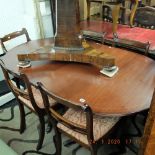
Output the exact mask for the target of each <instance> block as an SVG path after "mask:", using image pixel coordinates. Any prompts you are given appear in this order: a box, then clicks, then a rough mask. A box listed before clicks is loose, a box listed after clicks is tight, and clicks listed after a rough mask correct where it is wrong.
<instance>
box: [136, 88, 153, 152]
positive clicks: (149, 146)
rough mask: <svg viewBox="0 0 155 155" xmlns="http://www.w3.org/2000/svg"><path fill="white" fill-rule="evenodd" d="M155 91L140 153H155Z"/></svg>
mask: <svg viewBox="0 0 155 155" xmlns="http://www.w3.org/2000/svg"><path fill="white" fill-rule="evenodd" d="M154 137H155V91H154V93H153V97H152V101H151V105H150V109H149V112H148V116H147V120H146V123H145V128H144V133H143V136H142V138H141V141H140V149H139V152H138V155H153V154H154V153H155V141H154Z"/></svg>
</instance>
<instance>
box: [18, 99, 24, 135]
mask: <svg viewBox="0 0 155 155" xmlns="http://www.w3.org/2000/svg"><path fill="white" fill-rule="evenodd" d="M18 105H19V111H20V133H23V132H24V130H25V129H26V121H25V110H24V105H23V104H22V103H20V102H19V104H18Z"/></svg>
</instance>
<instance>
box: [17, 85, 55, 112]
mask: <svg viewBox="0 0 155 155" xmlns="http://www.w3.org/2000/svg"><path fill="white" fill-rule="evenodd" d="M31 88H32V92H33V96H34V99H35V102H36V104H37V106H38V107H39V108H41V109H44V108H45V106H44V104H43V99H42V96H41V93H40V91H39V90H38V89H37V88H35V87H33V86H31ZM25 91H26V92H27V90H25ZM18 99H19V100H21V101H22V102H23V103H24V104H25V105H27V106H28V107H30V108H31V109H33V110H34V108H33V106H32V103H31V101H30V100H28V99H26V98H24V97H22V96H18ZM49 103H50V106H54V105H55V104H56V102H55V101H54V100H53V99H52V98H49Z"/></svg>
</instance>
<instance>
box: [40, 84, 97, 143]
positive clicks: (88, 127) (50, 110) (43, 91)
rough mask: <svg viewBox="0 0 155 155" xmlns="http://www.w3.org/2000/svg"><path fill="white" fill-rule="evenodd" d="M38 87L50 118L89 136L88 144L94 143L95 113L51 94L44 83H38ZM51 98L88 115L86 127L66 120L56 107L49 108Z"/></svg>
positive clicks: (82, 105) (81, 105)
mask: <svg viewBox="0 0 155 155" xmlns="http://www.w3.org/2000/svg"><path fill="white" fill-rule="evenodd" d="M38 87H39V89H40V91H41V94H42V98H43V102H44V104H45V109H46V111H47V113H48V116H49V117H50V118H51V117H52V119H54V120H57V122H60V123H61V124H63V125H64V126H66V127H68V128H70V129H73V130H74V131H77V132H79V133H82V134H85V135H87V138H88V142H90V143H91V142H92V141H94V136H93V113H92V110H91V108H90V107H89V106H88V105H87V104H85V103H81V104H79V103H78V104H77V103H72V102H71V101H68V100H66V99H64V98H62V97H60V96H57V95H56V94H54V93H52V92H49V91H48V90H47V89H46V88H45V87H44V86H43V84H42V83H40V82H38ZM49 98H52V99H54V100H55V101H56V102H57V103H60V104H62V105H64V106H65V107H67V108H73V109H76V110H80V111H81V110H82V111H83V112H84V113H85V115H86V126H83V125H79V124H76V123H73V122H72V121H70V120H68V119H66V118H64V117H63V116H62V115H61V114H59V113H58V112H57V111H56V110H55V109H54V107H50V106H49Z"/></svg>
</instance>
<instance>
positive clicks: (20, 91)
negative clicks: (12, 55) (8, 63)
mask: <svg viewBox="0 0 155 155" xmlns="http://www.w3.org/2000/svg"><path fill="white" fill-rule="evenodd" d="M0 66H1V68H2V71H3V74H4V77H5V80H6V83H7V84H8V86H9V87H10V89H11V91H12V93H13V94H14V95H15V97H16V99H17V100H18V96H21V97H23V98H25V99H27V100H30V101H31V103H32V106H33V108H34V109H35V110H36V109H37V110H38V106H37V105H36V102H35V100H34V96H33V93H32V88H31V86H32V84H31V83H30V82H29V79H28V78H27V76H26V75H25V74H23V73H21V74H18V73H15V72H13V71H11V70H9V69H7V68H6V67H5V64H4V63H3V61H2V60H1V59H0ZM12 79H14V81H13V80H12ZM21 82H22V84H24V88H23V87H21V86H20V83H21ZM33 86H34V87H36V88H37V86H35V85H33ZM32 110H33V109H32Z"/></svg>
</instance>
